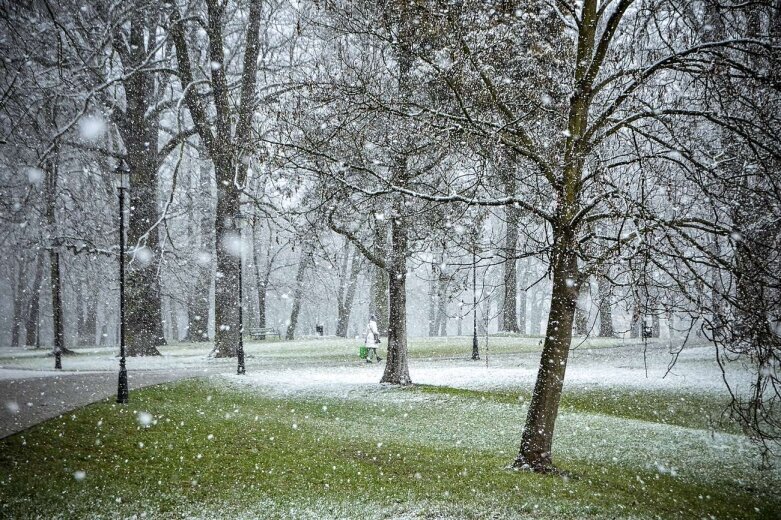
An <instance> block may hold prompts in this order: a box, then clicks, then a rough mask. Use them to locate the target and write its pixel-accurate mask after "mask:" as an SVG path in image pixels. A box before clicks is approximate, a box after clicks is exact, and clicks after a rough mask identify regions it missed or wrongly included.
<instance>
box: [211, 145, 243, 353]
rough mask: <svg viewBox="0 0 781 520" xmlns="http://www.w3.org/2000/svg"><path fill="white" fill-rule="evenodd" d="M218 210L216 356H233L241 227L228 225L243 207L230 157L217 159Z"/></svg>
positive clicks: (237, 308)
mask: <svg viewBox="0 0 781 520" xmlns="http://www.w3.org/2000/svg"><path fill="white" fill-rule="evenodd" d="M215 166H216V167H215V171H216V173H217V211H216V213H215V218H214V230H215V234H216V238H217V244H216V250H217V276H216V280H215V286H214V329H215V332H214V356H215V357H233V356H235V355H236V349H237V348H238V344H239V334H240V333H241V331H240V326H239V261H240V259H239V256H238V255H237V254H236V248H235V244H236V241H240V240H241V236H240V233H239V231H238V230H236V229H234V228H233V226H232V225H226V223H227V222H230V220H228V219H230V218H232V217H233V216H234V213H235V212H236V210H237V209H238V207H239V194H238V192H237V191H236V190H235V188H234V187H233V182H234V178H233V168H232V167H231V166H230V162H229V161H228V160H227V158H225V157H223V158H222V160H215Z"/></svg>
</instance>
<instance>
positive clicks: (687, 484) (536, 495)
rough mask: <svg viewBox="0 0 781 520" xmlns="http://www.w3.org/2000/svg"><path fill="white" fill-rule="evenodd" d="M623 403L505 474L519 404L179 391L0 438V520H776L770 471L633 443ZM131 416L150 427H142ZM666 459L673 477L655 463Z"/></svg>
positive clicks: (585, 403)
mask: <svg viewBox="0 0 781 520" xmlns="http://www.w3.org/2000/svg"><path fill="white" fill-rule="evenodd" d="M635 397H637V396H633V397H628V398H626V399H625V400H622V399H618V400H617V403H613V402H611V401H610V399H608V398H606V400H603V401H600V400H598V399H597V400H595V404H593V405H589V399H587V398H586V397H582V398H578V399H575V400H572V401H569V402H568V403H567V404H566V407H567V410H568V412H565V413H564V414H562V417H561V418H560V421H559V429H560V430H561V432H562V435H559V434H557V440H556V443H557V450H558V451H557V453H558V455H557V461H558V463H559V465H560V466H561V467H562V468H563V469H566V470H567V471H569V472H570V473H571V474H572V478H567V479H564V478H560V477H552V476H539V475H534V474H528V473H522V472H521V473H519V472H514V471H509V470H507V469H506V466H507V464H508V463H509V462H511V460H512V457H513V455H514V450H515V443H516V442H517V439H518V425H519V421H520V420H522V416H523V408H522V406H519V405H518V395H517V394H507V393H501V392H468V391H460V390H459V391H456V390H454V389H446V388H445V389H443V388H434V387H416V388H412V389H407V390H396V389H394V390H382V391H380V390H378V391H377V392H376V393H374V394H369V395H368V396H367V398H366V399H358V400H337V399H326V398H323V399H314V398H310V399H307V400H298V399H274V398H268V397H264V396H262V395H258V394H256V393H253V392H251V391H247V390H237V389H235V388H232V387H231V386H230V385H225V384H215V383H213V382H209V381H183V382H179V383H176V384H170V385H162V386H158V387H152V388H148V389H145V390H141V391H136V392H133V394H132V395H131V399H132V401H131V404H130V405H128V406H118V405H116V404H114V403H111V402H102V403H97V404H95V405H92V406H89V407H86V408H84V409H82V410H79V411H78V412H75V413H74V414H73V415H72V416H71V415H68V416H64V417H62V418H59V419H55V420H52V421H48V422H46V423H44V424H42V425H39V426H37V427H35V428H32V429H31V430H28V431H26V432H23V433H21V434H17V435H14V436H12V437H10V438H7V439H4V440H0V468H2V470H0V517H6V518H30V517H35V516H42V517H47V518H48V517H57V516H59V517H62V518H81V517H89V516H93V515H95V514H96V513H103V514H104V516H106V517H116V516H123V517H124V516H130V515H133V514H136V513H141V512H147V513H148V514H150V515H151V516H152V517H163V518H179V517H188V516H198V515H201V516H203V517H207V518H214V517H222V518H235V517H239V516H244V517H248V518H253V517H264V518H277V517H278V518H288V517H302V518H304V517H306V518H323V517H335V518H345V517H351V518H372V517H377V518H380V517H390V518H393V517H398V516H402V515H408V516H413V517H421V518H438V517H442V516H453V517H459V518H480V517H485V518H496V517H507V518H518V517H525V516H529V517H538V516H540V515H541V514H542V515H545V516H548V517H555V518H582V517H585V516H589V517H591V516H593V517H605V518H615V517H627V516H637V517H647V518H652V517H661V518H690V517H691V518H701V517H707V516H708V515H713V516H715V517H717V518H751V517H757V518H778V516H779V515H781V504H779V499H778V498H777V495H776V494H775V492H776V489H777V485H778V481H777V480H776V481H773V480H772V478H770V479H769V478H768V475H769V476H770V477H773V476H774V475H777V473H772V474H767V475H764V476H763V475H761V474H757V473H756V472H755V471H754V470H753V469H752V463H751V462H750V461H744V460H743V459H744V458H747V457H748V455H747V453H749V452H748V451H747V449H746V448H745V446H743V444H742V443H741V441H740V440H739V439H737V440H736V439H735V438H732V437H731V436H725V437H724V438H723V439H722V440H721V441H719V442H721V443H722V444H724V446H726V447H728V448H729V449H728V450H725V451H723V452H722V451H719V452H718V453H716V452H713V453H711V452H710V451H709V450H711V446H710V445H708V444H707V443H704V444H702V446H700V447H701V449H702V450H703V453H699V454H698V453H693V452H692V443H693V445H695V446H696V445H698V444H697V443H700V442H704V441H702V440H700V437H701V436H699V435H697V434H696V432H695V433H691V432H688V431H687V430H684V429H681V428H677V427H675V426H669V425H655V428H656V429H657V430H658V432H659V434H660V435H662V436H665V435H669V436H670V438H669V439H667V442H669V443H670V444H671V445H670V446H665V445H661V446H659V447H656V448H654V450H656V451H653V450H651V448H650V447H648V446H646V445H645V443H644V442H643V439H642V437H643V435H646V434H649V432H650V434H651V435H654V434H655V431H657V430H653V429H650V428H648V427H647V426H644V424H643V423H640V422H638V421H631V420H628V419H626V417H632V414H634V413H637V414H643V413H645V412H641V411H640V410H644V409H645V408H642V407H640V406H639V405H638V406H637V407H632V406H630V405H628V403H631V402H634V400H635ZM600 403H601V404H600ZM589 406H592V408H593V409H592V408H589ZM643 406H645V405H643ZM579 407H580V408H579ZM139 411H143V412H147V413H149V414H151V415H152V416H153V418H154V421H155V422H154V423H153V424H150V425H149V426H148V427H144V426H143V425H141V424H139V421H138V416H137V412H139ZM583 412H587V413H583ZM592 412H595V413H598V414H605V416H604V417H603V416H592V415H588V414H591V413H592ZM644 420H647V421H653V420H654V418H653V417H650V416H645V418H644ZM685 426H691V425H685ZM600 428H613V429H614V430H613V435H612V436H611V435H609V434H608V433H609V432H605V431H600ZM586 430H587V431H588V432H590V433H588V434H587V435H584V434H583V432H584V431H586ZM651 430H653V431H651ZM210 435H211V436H213V437H211V438H210V437H209V436H210ZM703 438H707V437H703ZM584 439H585V440H588V439H590V440H591V441H593V442H597V441H599V442H600V443H601V445H600V446H598V447H597V448H594V445H595V444H592V446H591V447H589V446H588V445H584ZM141 443H143V445H142V444H141ZM741 446H743V447H741ZM623 450H626V452H625V453H624V451H623ZM621 453H623V455H622V456H621V457H620V458H619V457H615V456H614V455H615V454H621ZM675 453H678V460H673V461H672V462H673V463H675V464H676V465H677V466H678V467H679V468H680V469H679V471H678V475H675V474H674V472H670V471H660V470H659V468H658V467H657V466H655V465H654V464H653V461H658V460H659V458H660V457H661V458H664V457H667V458H668V459H669V457H673V456H675ZM668 459H664V461H665V462H666V463H669V462H670V461H669V460H668ZM719 461H723V462H724V461H725V463H724V464H723V465H722V467H721V468H716V469H715V470H714V467H713V464H714V463H716V462H719ZM744 462H745V463H744ZM709 468H710V470H709ZM77 471H83V472H84V475H85V478H84V479H83V480H77V479H76V478H74V472H77ZM773 478H775V477H773ZM725 483H730V485H725ZM755 508H757V509H758V510H759V512H758V513H757V511H756V510H755Z"/></svg>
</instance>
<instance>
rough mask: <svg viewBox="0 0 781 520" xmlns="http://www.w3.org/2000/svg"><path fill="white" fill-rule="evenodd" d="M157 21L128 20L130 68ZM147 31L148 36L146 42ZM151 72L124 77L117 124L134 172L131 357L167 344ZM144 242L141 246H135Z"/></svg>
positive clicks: (126, 62) (139, 16)
mask: <svg viewBox="0 0 781 520" xmlns="http://www.w3.org/2000/svg"><path fill="white" fill-rule="evenodd" d="M156 29H157V25H156V24H155V23H150V21H149V20H148V19H147V17H146V16H145V15H144V13H143V12H142V11H141V10H136V11H134V12H133V15H132V17H131V21H130V37H129V41H130V47H129V48H128V49H123V51H121V52H119V53H118V54H119V56H120V58H123V68H124V69H125V70H126V71H129V70H135V69H137V68H139V67H140V66H141V65H142V64H143V63H144V61H145V60H146V58H147V53H148V52H149V51H151V48H150V47H154V45H155V38H154V37H153V36H151V35H153V34H154V33H155V31H156ZM147 34H149V35H150V36H149V37H150V40H149V42H147V39H146V38H147ZM154 85H155V78H154V76H153V73H151V72H144V71H137V70H135V72H134V74H132V75H131V76H130V77H129V78H128V79H127V80H125V99H126V102H127V110H126V113H125V118H124V120H123V121H122V122H120V124H119V128H120V132H121V134H122V138H123V142H124V144H125V149H126V150H127V162H128V165H129V166H130V172H131V187H130V190H128V191H129V195H130V211H129V219H128V228H127V244H128V248H129V251H130V262H129V263H128V269H127V280H126V282H125V315H126V320H127V321H126V323H127V325H126V326H127V329H126V331H125V334H126V341H127V355H128V356H158V355H160V352H159V351H158V350H157V347H158V346H161V345H165V334H164V332H163V310H162V298H161V291H160V279H159V276H158V273H159V270H160V247H159V243H160V239H159V233H158V230H157V229H156V228H155V229H151V230H150V228H151V227H152V226H155V225H157V221H158V218H159V214H158V208H157V203H158V200H157V199H158V175H157V173H158V172H157V168H158V147H157V143H158V136H159V122H158V120H157V117H152V118H150V117H147V112H148V111H149V110H150V107H152V105H153V104H154V103H155V99H154V90H155V87H154ZM137 247H142V248H143V249H135V250H134V248H137Z"/></svg>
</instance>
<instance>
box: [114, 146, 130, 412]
mask: <svg viewBox="0 0 781 520" xmlns="http://www.w3.org/2000/svg"><path fill="white" fill-rule="evenodd" d="M114 173H115V174H116V177H115V181H116V185H117V191H118V192H119V382H118V383H117V402H118V403H120V404H126V403H127V400H128V388H127V368H126V367H125V190H128V189H130V168H128V166H127V164H126V163H125V161H124V160H123V159H120V161H119V164H117V168H116V170H115V171H114Z"/></svg>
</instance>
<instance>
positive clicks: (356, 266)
mask: <svg viewBox="0 0 781 520" xmlns="http://www.w3.org/2000/svg"><path fill="white" fill-rule="evenodd" d="M358 254H359V253H358V251H353V253H352V255H351V256H352V263H351V265H350V275H349V280H348V282H347V291H346V293H345V295H344V300H343V302H342V307H341V308H340V314H339V317H338V320H337V327H336V335H337V336H340V337H343V338H344V337H347V328H348V326H349V324H350V315H351V314H352V309H353V302H354V301H355V290H356V288H357V287H358V275H359V274H360V272H361V261H360V258H359V256H358Z"/></svg>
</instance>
